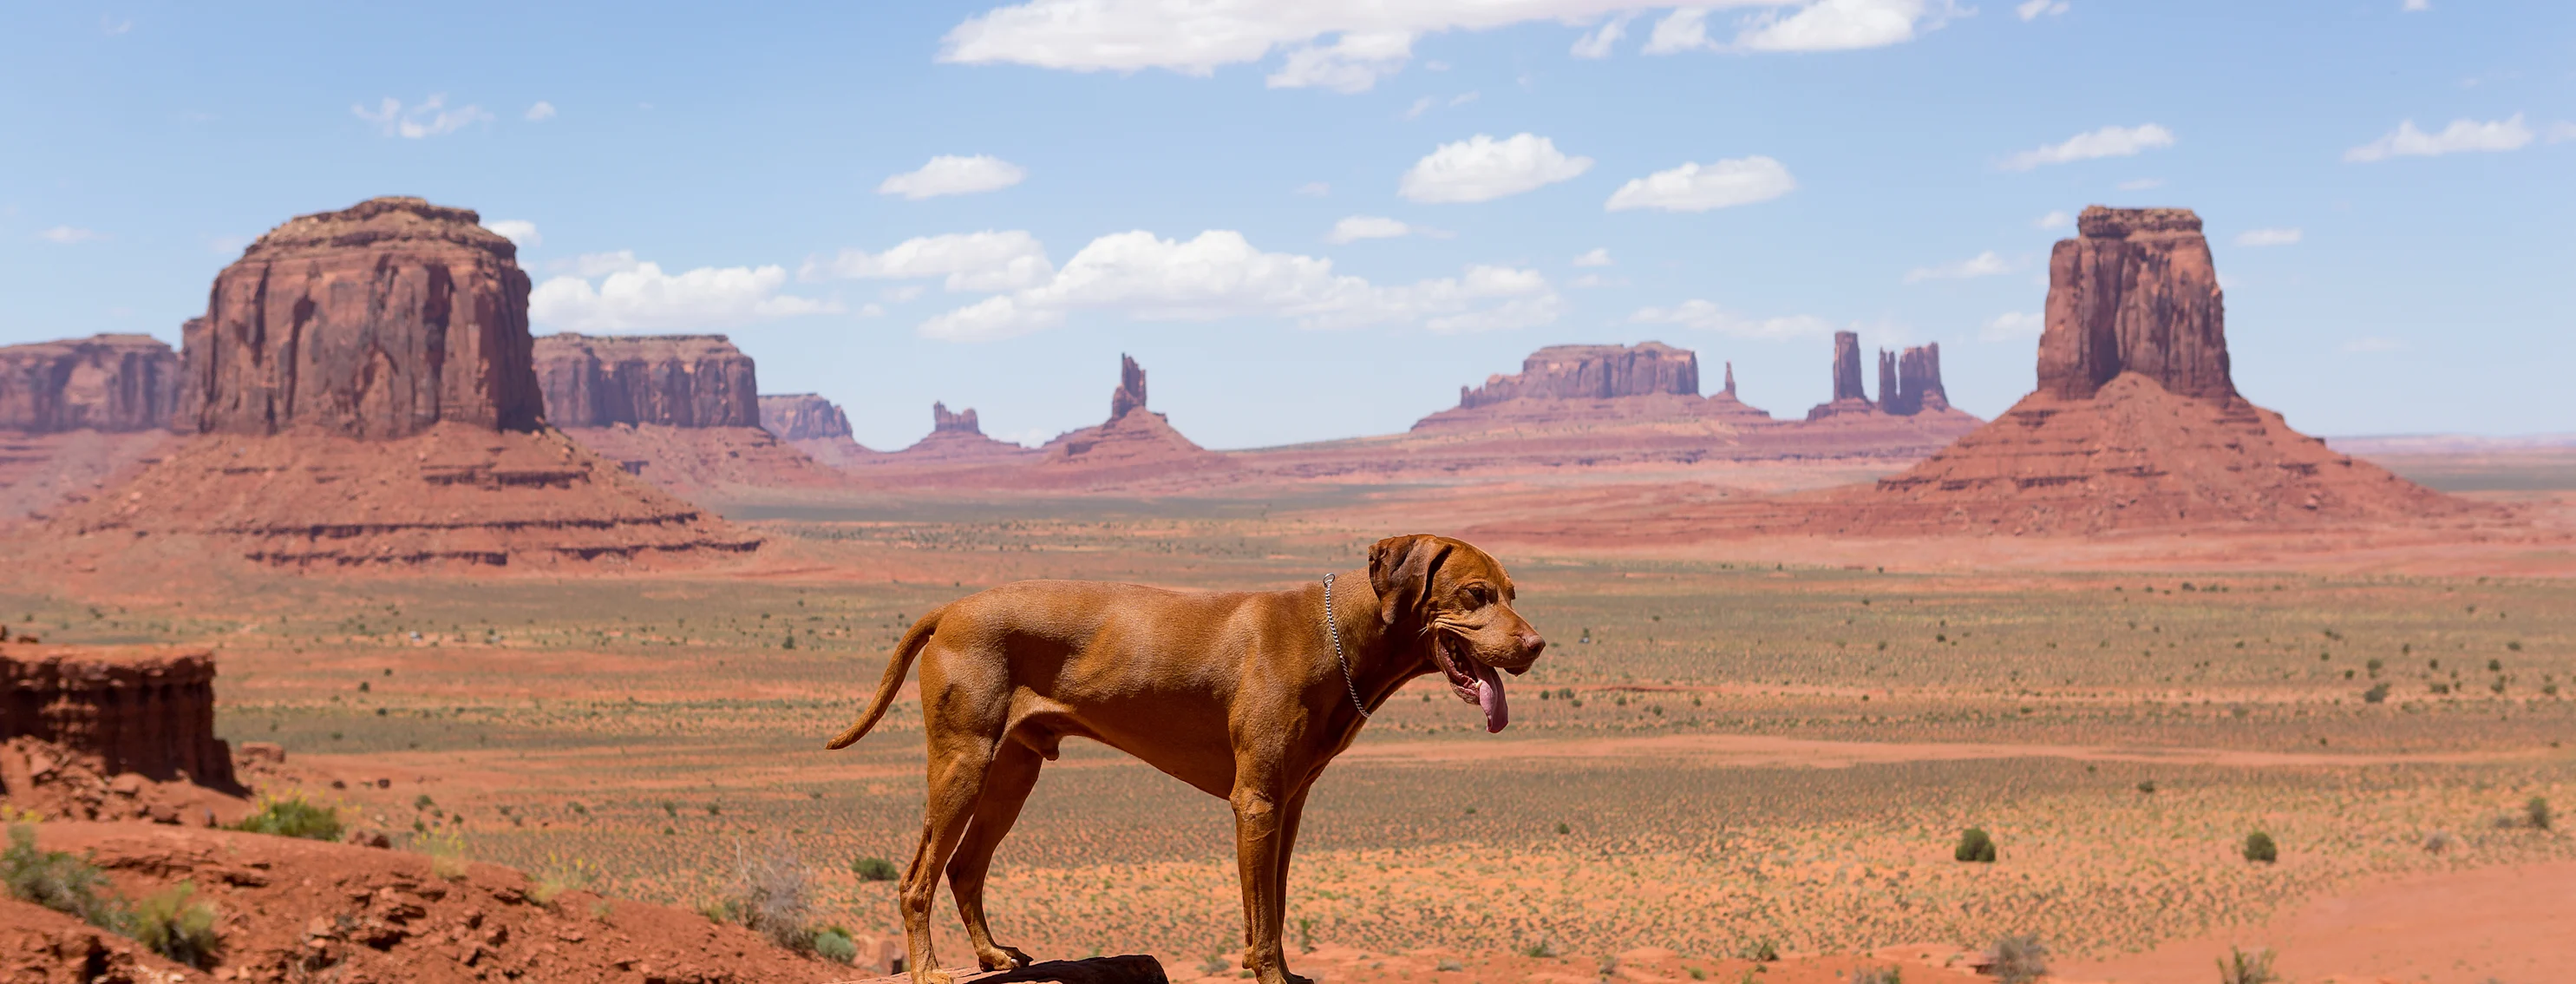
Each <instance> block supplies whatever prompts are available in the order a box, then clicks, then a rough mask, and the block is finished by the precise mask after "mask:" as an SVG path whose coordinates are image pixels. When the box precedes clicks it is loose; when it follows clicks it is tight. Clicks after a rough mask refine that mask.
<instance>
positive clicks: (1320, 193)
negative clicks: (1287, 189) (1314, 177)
mask: <svg viewBox="0 0 2576 984" xmlns="http://www.w3.org/2000/svg"><path fill="white" fill-rule="evenodd" d="M1297 193H1298V194H1300V195H1304V196H1306V197H1308V198H1323V197H1326V196H1328V195H1331V194H1332V193H1333V186H1332V185H1328V184H1325V183H1323V182H1321V181H1309V182H1306V183H1305V184H1301V185H1298V186H1297Z"/></svg>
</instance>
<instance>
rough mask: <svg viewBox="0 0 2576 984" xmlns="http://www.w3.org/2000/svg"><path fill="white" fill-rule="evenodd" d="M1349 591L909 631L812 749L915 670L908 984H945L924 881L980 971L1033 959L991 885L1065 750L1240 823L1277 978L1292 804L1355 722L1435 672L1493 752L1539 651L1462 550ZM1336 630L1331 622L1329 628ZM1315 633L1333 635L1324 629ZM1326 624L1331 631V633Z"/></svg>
mask: <svg viewBox="0 0 2576 984" xmlns="http://www.w3.org/2000/svg"><path fill="white" fill-rule="evenodd" d="M1360 574H1361V572H1358V571H1350V572H1342V573H1338V574H1331V575H1326V576H1325V577H1324V578H1323V579H1322V580H1321V581H1320V582H1317V583H1310V584H1307V585H1305V586H1303V587H1299V588H1292V589H1289V590H1285V591H1269V592H1248V591H1237V592H1222V593H1183V592H1177V591H1166V590H1163V589H1160V588H1149V587H1144V586H1141V585H1133V584H1109V583H1103V582H1095V581H1021V582H1017V583H1013V584H1006V585H1003V586H1001V587H997V588H993V589H991V590H988V591H982V592H978V593H976V594H973V595H969V596H967V597H964V598H960V599H958V600H956V601H952V602H949V603H948V604H946V605H944V606H941V607H940V608H939V609H938V610H936V611H933V612H931V613H930V614H928V615H924V616H922V617H921V620H920V621H918V622H915V623H913V626H912V628H911V630H909V631H907V632H905V633H904V636H903V641H902V642H901V643H900V644H898V645H897V647H896V648H895V651H894V655H893V656H892V657H891V658H890V659H888V660H887V662H886V669H885V678H884V679H883V680H882V681H880V682H879V683H878V684H877V693H876V699H875V700H874V701H873V702H871V703H869V705H868V709H867V711H866V712H865V713H863V714H861V715H860V717H859V720H858V723H856V724H853V725H851V726H850V728H849V730H848V731H845V732H842V734H841V736H840V737H838V738H834V739H832V741H831V742H830V743H829V744H828V745H826V746H825V747H827V748H835V749H837V748H846V747H848V746H849V745H850V744H851V743H852V742H855V741H858V740H859V739H860V738H861V737H863V736H865V735H866V734H867V733H868V729H869V728H871V727H874V726H875V725H876V723H877V721H878V719H880V718H883V717H884V716H885V712H886V708H887V707H888V706H890V705H892V704H893V703H894V699H895V692H896V691H897V690H899V689H901V688H902V686H903V680H904V676H905V675H906V674H907V673H908V672H909V671H910V669H911V667H912V665H913V663H914V662H916V661H918V662H919V663H920V664H921V722H922V733H923V736H924V740H925V742H926V744H927V746H928V749H927V750H928V753H929V754H928V758H929V785H928V787H927V790H926V796H925V797H924V802H923V805H922V824H921V846H920V847H919V848H918V849H916V850H914V852H913V855H912V863H911V865H910V866H908V867H906V868H905V869H904V872H903V883H902V891H901V902H900V905H901V909H902V913H903V932H904V943H905V946H906V949H907V953H908V957H907V966H908V967H909V968H910V969H911V972H912V979H913V982H914V984H951V981H952V975H950V974H949V973H947V972H945V971H941V970H939V969H937V968H938V962H937V958H936V957H934V956H933V955H932V952H931V942H930V908H931V904H932V903H933V901H934V900H935V897H936V895H937V893H938V890H939V884H938V882H939V873H940V870H941V869H942V868H943V867H944V868H945V869H946V870H947V872H948V886H949V891H950V893H951V894H952V895H954V896H955V897H956V901H957V915H958V917H959V918H960V919H961V920H962V921H964V922H965V924H966V935H967V938H968V939H969V940H971V941H973V943H974V947H975V959H976V962H977V963H978V964H979V965H980V966H982V967H983V968H984V969H985V970H1004V969H1017V968H1020V967H1025V966H1027V965H1028V964H1029V956H1028V954H1025V953H1022V952H1020V951H1019V950H1017V949H1014V948H1012V947H1007V946H1002V945H1000V944H997V943H995V942H993V933H992V930H991V928H990V927H989V926H987V925H986V923H985V921H984V877H985V874H986V873H987V872H988V871H989V870H990V869H991V867H992V862H993V850H994V848H995V847H997V846H999V845H1000V844H1001V841H1002V837H1003V836H1004V835H1006V834H1008V833H1010V830H1011V823H1012V821H1014V820H1016V819H1018V817H1019V813H1020V805H1021V804H1022V803H1023V802H1025V801H1027V799H1028V796H1029V790H1030V789H1031V788H1032V787H1034V786H1036V785H1037V781H1038V769H1039V767H1040V766H1041V765H1042V764H1043V763H1045V762H1048V761H1053V760H1054V759H1055V757H1056V754H1057V748H1058V746H1059V745H1060V744H1061V743H1062V742H1063V741H1064V739H1066V738H1068V737H1081V738H1089V739H1092V740H1094V741H1098V742H1101V743H1103V744H1106V745H1109V746H1111V747H1113V748H1117V749H1119V750H1120V751H1124V752H1126V753H1127V754H1129V755H1133V756H1135V757H1137V758H1139V759H1143V760H1144V761H1145V762H1146V763H1147V764H1150V765H1152V766H1154V767H1155V768H1157V769H1161V770H1163V771H1164V772H1166V773H1169V774H1171V775H1172V776H1173V777H1174V778H1177V779H1179V780H1181V781H1182V782H1186V783H1189V784H1190V785H1192V786H1195V787H1198V788H1199V789H1200V790H1201V791H1203V792H1206V793H1207V794H1209V795H1211V796H1218V797H1223V798H1224V799H1225V800H1226V801H1227V802H1228V803H1230V804H1232V806H1233V807H1234V833H1235V860H1236V862H1237V863H1238V865H1239V866H1240V868H1241V875H1242V879H1243V926H1244V950H1243V966H1244V968H1245V969H1248V970H1250V971H1252V972H1253V975H1254V976H1255V977H1257V978H1258V979H1259V980H1260V982H1261V984H1304V982H1305V981H1306V979H1305V978H1302V977H1296V976H1294V975H1291V974H1289V973H1288V963H1287V955H1286V953H1285V952H1284V950H1283V949H1282V947H1281V941H1280V924H1281V919H1282V916H1283V913H1284V911H1285V909H1286V902H1287V887H1288V856H1289V854H1290V853H1291V852H1292V851H1294V850H1295V849H1296V846H1297V821H1298V817H1299V815H1300V814H1302V813H1303V812H1304V810H1305V807H1306V791H1307V790H1308V789H1309V788H1310V787H1312V786H1313V785H1314V783H1315V778H1316V777H1317V776H1319V775H1321V774H1323V771H1324V766H1325V765H1326V764H1328V763H1330V762H1331V761H1332V760H1333V757H1334V756H1336V755H1339V754H1341V752H1342V750H1343V749H1345V748H1349V747H1350V744H1351V741H1352V740H1353V739H1355V738H1357V737H1359V733H1360V729H1361V728H1362V727H1363V726H1365V725H1366V724H1367V723H1368V714H1369V712H1371V711H1374V710H1375V709H1377V708H1378V707H1379V706H1380V705H1382V704H1384V703H1385V702H1386V701H1387V699H1388V698H1390V697H1392V696H1394V694H1395V692H1396V690H1397V689H1398V688H1401V687H1402V686H1404V684H1405V682H1406V681H1408V680H1411V679H1413V678H1415V677H1418V676H1423V675H1425V674H1429V673H1434V672H1437V673H1439V674H1441V675H1442V676H1443V677H1445V678H1447V680H1448V683H1449V688H1450V690H1451V691H1452V692H1453V693H1455V694H1457V696H1458V697H1459V699H1461V700H1464V701H1466V702H1467V703H1470V704H1474V705H1476V706H1477V707H1478V709H1479V710H1481V711H1482V712H1483V714H1484V718H1485V729H1486V730H1487V731H1488V732H1498V731H1501V730H1503V727H1504V725H1506V724H1507V723H1509V721H1510V710H1509V705H1508V704H1507V703H1506V702H1505V701H1504V698H1503V681H1502V677H1501V676H1500V675H1499V674H1498V673H1497V671H1501V672H1505V673H1511V674H1513V675H1519V674H1522V673H1526V672H1528V671H1529V668H1530V665H1531V664H1532V663H1534V662H1536V661H1537V660H1538V657H1539V652H1540V651H1541V650H1543V649H1545V648H1546V647H1547V642H1546V640H1544V639H1541V638H1540V637H1539V634H1538V632H1537V631H1536V630H1534V629H1532V628H1531V627H1530V624H1529V622H1528V620H1526V619H1524V618H1522V617H1521V616H1520V613H1518V612H1516V611H1514V610H1513V608H1512V602H1513V599H1514V592H1513V588H1512V579H1511V577H1510V575H1508V574H1506V573H1505V572H1504V571H1503V565H1502V564H1501V563H1500V562H1498V561H1496V560H1495V559H1494V558H1493V557H1492V556H1491V555H1489V554H1487V553H1485V552H1484V551H1482V550H1478V549H1476V548H1475V547H1473V546H1470V545H1469V544H1467V543H1466V542H1464V541H1460V540H1453V539H1450V538H1448V537H1442V536H1431V535H1427V534H1414V535H1410V536H1398V537H1390V538H1388V539H1384V540H1380V541H1378V542H1377V543H1376V544H1374V545H1372V546H1371V547H1370V548H1369V565H1368V570H1367V572H1366V574H1365V576H1359V575H1360ZM1328 613H1329V615H1328ZM1328 619H1329V622H1328ZM1328 624H1329V630H1328V628H1327V626H1328Z"/></svg>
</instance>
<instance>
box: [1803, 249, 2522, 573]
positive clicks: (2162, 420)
mask: <svg viewBox="0 0 2576 984" xmlns="http://www.w3.org/2000/svg"><path fill="white" fill-rule="evenodd" d="M2079 228H2080V231H2081V234H2080V235H2079V236H2078V237H2077V238H2074V239H2068V240H2063V241H2061V242H2059V243H2058V244H2057V248H2056V250H2055V252H2054V253H2053V254H2052V258H2051V262H2050V266H2049V295H2048V325H2047V328H2046V331H2045V333H2044V334H2042V335H2041V337H2040V343H2039V373H2038V375H2039V388H2038V389H2037V390H2036V391H2034V392H2032V393H2031V394H2030V395H2029V396H2026V397H2023V398H2022V400H2021V402H2019V403H2016V404H2014V405H2013V408H2012V409H2011V410H2010V411H2007V412H2006V413H2005V414H2004V415H2003V416H2002V417H1999V418H1997V419H1996V420H1995V421H1994V422H1993V423H1990V424H1987V425H1986V426H1984V427H1982V428H1979V429H1978V430H1976V431H1975V432H1973V433H1970V434H1968V435H1967V436H1965V437H1962V438H1960V439H1959V441H1958V442H1957V443H1956V444H1953V445H1951V446H1950V447H1948V448H1946V449H1944V450H1942V451H1941V452H1940V453H1939V454H1936V455H1934V456H1932V457H1931V458H1929V459H1927V460H1925V461H1924V462H1922V463H1921V464H1918V465H1916V466H1914V467H1913V468H1911V469H1909V470H1907V471H1906V472H1904V473H1903V474H1900V475H1896V476H1893V477H1890V478H1886V479H1881V480H1880V481H1879V482H1878V483H1877V485H1876V486H1875V487H1874V488H1873V489H1870V490H1869V491H1868V492H1867V493H1865V494H1860V495H1856V496H1852V497H1848V498H1847V499H1846V500H1844V501H1843V502H1841V503H1837V504H1834V505H1831V506H1825V507H1819V508H1818V509H1816V510H1815V511H1814V512H1813V513H1812V517H1813V519H1814V521H1815V522H1816V523H1820V524H1822V523H1830V524H1834V525H1835V526H1836V527H1837V528H1838V529H1842V530H1845V531H1853V532H1857V531H1866V530H1888V531H1908V530H1924V529H1934V530H1953V531H1969V532H2000V533H2017V534H2018V533H2057V534H2084V533H2093V532H2099V531H2103V530H2110V529H2131V528H2140V527H2156V526H2175V525H2190V524H2244V525H2253V526H2272V525H2282V524H2304V523H2313V522H2317V521H2322V520H2355V519H2359V520H2374V521H2379V520H2422V519H2425V518H2431V517H2442V516H2452V515H2458V514H2461V513H2464V512H2468V511H2473V510H2474V509H2475V508H2476V507H2473V506H2471V505H2470V504H2469V503H2466V502H2464V501H2462V500H2458V499H2454V498H2452V497H2450V496H2446V495H2443V494H2441V493H2438V492H2434V491H2432V490H2430V489H2426V488H2424V487H2422V486H2419V485H2416V484H2415V483H2413V482H2409V481H2406V480H2405V479H2402V478H2399V477H2397V476H2396V475H2393V474H2390V473H2389V472H2388V471H2386V470H2385V469H2382V468H2380V467H2378V466H2376V465H2373V464H2371V463H2369V462H2367V461H2362V460H2358V459H2355V458H2353V457H2351V456H2349V455H2344V454H2340V453H2337V452H2335V451H2333V450H2332V449H2330V448H2328V447H2326V445H2325V443H2324V442H2322V441H2319V440H2317V439H2315V438H2312V437H2308V436H2306V435H2304V434H2301V433H2299V432H2298V431H2295V430H2292V429H2291V428H2290V426H2289V425H2288V424H2287V423H2286V422H2284V421H2283V420H2282V419H2281V416H2280V415H2279V414H2276V413H2273V412H2272V411H2270V410H2266V409H2263V408H2262V407H2258V406H2255V405H2254V404H2252V403H2250V402H2247V401H2246V400H2245V398H2244V397H2242V396H2240V395H2238V394H2237V392H2236V387H2235V384H2234V382H2233V381H2232V380H2231V379H2230V378H2229V375H2228V359H2227V348H2226V335H2225V332H2224V329H2223V324H2224V312H2223V311H2222V310H2221V307H2222V305H2221V300H2220V296H2219V291H2218V282H2217V277H2216V274H2215V272H2214V271H2213V270H2212V268H2211V266H2210V259H2209V247H2208V244H2207V242H2205V241H2204V240H2203V239H2202V238H2201V235H2200V218H2199V217H2198V216H2196V215H2193V214H2192V213H2191V212H2190V211H2188V210H2184V209H2108V208H2103V207H2101V206H2094V207H2091V208H2087V209H2085V210H2084V215H2083V218H2082V219H2081V220H2080V224H2079ZM1925 360H1926V362H1927V371H1929V372H1937V367H1938V355H1937V353H1931V352H1926V353H1925ZM1934 378H1937V377H1934ZM1932 393H1933V391H1932V390H1931V389H1930V388H1928V387H1927V389H1926V390H1925V394H1924V397H1923V399H1924V400H1925V402H1926V403H1927V404H1929V403H1930V402H1931V400H1932V399H1933V396H1932ZM1944 402H1946V400H1945V401H1944Z"/></svg>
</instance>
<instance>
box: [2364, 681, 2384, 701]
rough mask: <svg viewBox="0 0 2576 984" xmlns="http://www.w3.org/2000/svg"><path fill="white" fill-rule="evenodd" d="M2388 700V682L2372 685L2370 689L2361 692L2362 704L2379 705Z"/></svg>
mask: <svg viewBox="0 0 2576 984" xmlns="http://www.w3.org/2000/svg"><path fill="white" fill-rule="evenodd" d="M2387 700H2388V681H2385V680H2382V681H2380V682H2378V683H2374V684H2371V685H2370V689H2368V690H2364V691H2362V692H2361V702H2362V703H2364V704H2378V703H2383V702H2385V701H2387Z"/></svg>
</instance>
